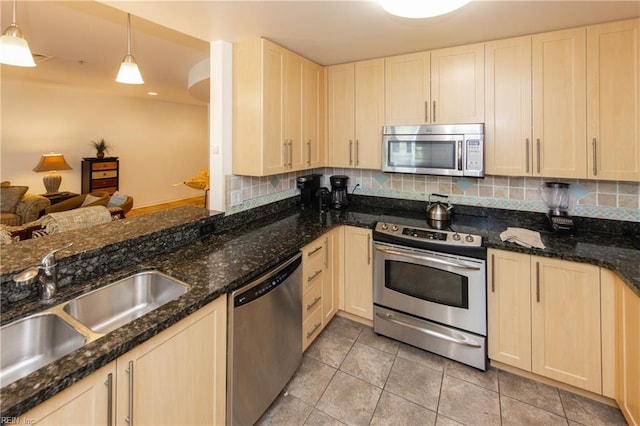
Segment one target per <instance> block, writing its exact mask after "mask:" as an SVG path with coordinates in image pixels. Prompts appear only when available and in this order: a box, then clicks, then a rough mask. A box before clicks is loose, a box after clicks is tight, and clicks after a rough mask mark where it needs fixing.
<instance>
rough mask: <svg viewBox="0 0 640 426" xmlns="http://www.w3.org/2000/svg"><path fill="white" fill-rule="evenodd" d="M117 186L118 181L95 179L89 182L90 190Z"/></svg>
mask: <svg viewBox="0 0 640 426" xmlns="http://www.w3.org/2000/svg"><path fill="white" fill-rule="evenodd" d="M117 185H118V179H97V180H93V181H91V188H92V189H98V188H99V189H102V188H107V187H110V186H113V187H115V186H117Z"/></svg>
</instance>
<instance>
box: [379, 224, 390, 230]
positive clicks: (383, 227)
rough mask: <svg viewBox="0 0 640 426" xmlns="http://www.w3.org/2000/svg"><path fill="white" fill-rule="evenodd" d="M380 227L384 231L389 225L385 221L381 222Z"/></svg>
mask: <svg viewBox="0 0 640 426" xmlns="http://www.w3.org/2000/svg"><path fill="white" fill-rule="evenodd" d="M380 227H381V228H382V230H383V231H386V230H387V229H389V225H387V224H386V223H383V224H382V225H380Z"/></svg>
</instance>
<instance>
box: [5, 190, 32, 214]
mask: <svg viewBox="0 0 640 426" xmlns="http://www.w3.org/2000/svg"><path fill="white" fill-rule="evenodd" d="M28 189H29V187H28V186H3V187H0V212H3V213H15V212H16V207H18V203H19V202H20V200H22V197H23V196H24V194H26V193H27V190H28Z"/></svg>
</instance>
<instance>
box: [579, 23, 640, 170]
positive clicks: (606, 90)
mask: <svg viewBox="0 0 640 426" xmlns="http://www.w3.org/2000/svg"><path fill="white" fill-rule="evenodd" d="M639 68H640V20H639V19H631V20H628V21H620V22H613V23H608V24H601V25H594V26H591V27H588V28H587V125H588V129H587V133H588V144H589V146H588V149H587V155H588V159H589V164H588V168H587V171H588V173H589V175H588V177H589V178H592V179H611V180H627V181H639V180H640V83H638V82H639V81H640V69H639Z"/></svg>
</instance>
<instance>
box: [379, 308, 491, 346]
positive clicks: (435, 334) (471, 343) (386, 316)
mask: <svg viewBox="0 0 640 426" xmlns="http://www.w3.org/2000/svg"><path fill="white" fill-rule="evenodd" d="M376 316H378V318H382V319H383V320H386V321H389V322H392V323H394V324H398V325H401V326H403V327H408V328H411V329H413V330H416V331H419V332H420V333H424V334H427V335H429V336H433V337H436V338H438V339H442V340H446V341H447V342H452V343H457V344H459V345H464V346H470V347H472V348H481V347H482V346H481V345H479V344H478V343H476V342H474V341H473V340H471V339H468V338H466V337H465V336H462V335H461V336H460V338H455V337H451V336H447V335H446V334H442V333H438V332H437V331H435V330H429V329H427V328H422V327H418V326H417V325H414V324H409V323H408V322H404V321H401V320H398V319H396V318H394V317H393V315H391V314H382V313H380V312H376Z"/></svg>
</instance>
